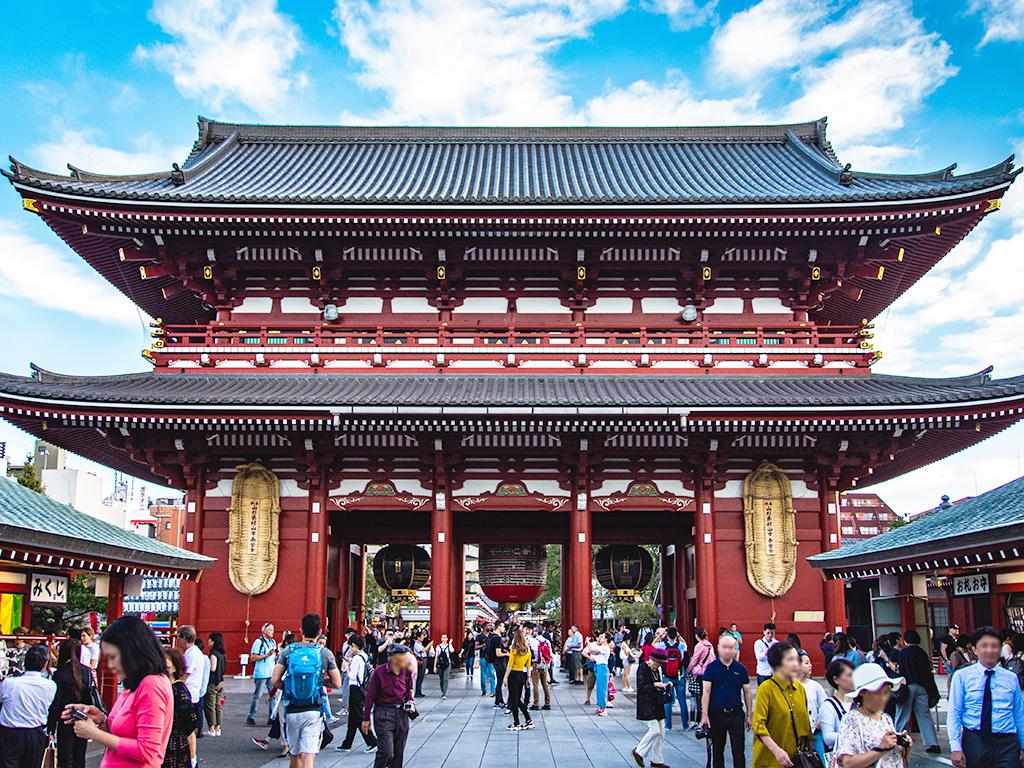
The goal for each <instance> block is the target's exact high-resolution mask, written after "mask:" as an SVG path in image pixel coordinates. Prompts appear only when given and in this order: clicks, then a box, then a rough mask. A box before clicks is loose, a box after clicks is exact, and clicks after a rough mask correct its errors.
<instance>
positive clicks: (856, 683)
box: [846, 663, 906, 699]
mask: <svg viewBox="0 0 1024 768" xmlns="http://www.w3.org/2000/svg"><path fill="white" fill-rule="evenodd" d="M905 682H906V680H904V679H903V678H902V677H889V676H888V675H887V674H885V670H884V669H882V668H881V667H880V666H879V665H878V664H872V663H867V664H861V665H860V666H859V667H857V668H856V669H855V670H853V690H852V691H850V692H849V693H848V694H846V698H848V699H855V698H857V697H858V696H860V695H861V694H862V693H864V692H865V691H870V692H872V693H874V692H875V691H880V690H881V689H882V686H883V685H891V686H892V689H893V690H894V691H895V690H896V689H897V688H899V687H900V686H901V685H903V684H904V683H905Z"/></svg>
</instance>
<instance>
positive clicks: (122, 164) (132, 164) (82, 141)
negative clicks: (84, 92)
mask: <svg viewBox="0 0 1024 768" xmlns="http://www.w3.org/2000/svg"><path fill="white" fill-rule="evenodd" d="M187 155H188V148H187V147H184V146H182V147H176V148H167V147H165V146H164V145H163V144H161V143H160V142H159V141H157V139H156V138H155V137H154V136H152V135H151V134H140V135H138V136H136V137H135V138H134V139H133V140H132V149H131V151H126V150H121V149H113V148H112V147H105V146H103V145H102V144H97V143H96V142H94V141H92V140H91V136H90V134H89V133H87V132H86V131H79V130H71V129H65V130H63V131H62V132H61V133H60V135H59V136H58V137H57V138H56V139H53V140H51V141H46V142H43V143H42V144H38V145H36V146H35V147H33V148H32V149H31V150H30V157H31V158H32V159H31V163H30V164H31V165H35V166H38V167H40V168H43V169H46V170H49V171H55V172H59V169H62V168H64V167H65V166H66V165H67V164H68V163H71V164H72V165H74V166H75V167H76V168H81V169H83V170H86V171H94V172H96V173H148V172H151V171H169V170H170V169H171V163H174V162H182V161H183V160H184V159H185V157H186V156H187Z"/></svg>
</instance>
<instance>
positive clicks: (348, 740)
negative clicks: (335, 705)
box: [341, 685, 377, 749]
mask: <svg viewBox="0 0 1024 768" xmlns="http://www.w3.org/2000/svg"><path fill="white" fill-rule="evenodd" d="M365 703H366V694H365V693H363V689H362V688H360V687H359V686H358V685H350V686H349V688H348V726H347V728H346V730H345V740H344V741H343V742H341V746H343V747H344V748H345V749H351V748H352V742H353V741H355V738H356V731H359V733H362V734H363V741H365V742H366V746H368V747H376V746H377V737H376V736H374V735H373V730H372V729H371V730H370V732H369V733H363V732H362V731H361V730H360V729H359V726H360V725H362V724H363V705H364V704H365Z"/></svg>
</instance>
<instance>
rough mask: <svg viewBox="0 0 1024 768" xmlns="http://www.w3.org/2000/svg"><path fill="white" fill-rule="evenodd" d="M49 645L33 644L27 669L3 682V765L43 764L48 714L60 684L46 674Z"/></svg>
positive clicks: (0, 733)
mask: <svg viewBox="0 0 1024 768" xmlns="http://www.w3.org/2000/svg"><path fill="white" fill-rule="evenodd" d="M49 662H50V649H49V648H47V647H46V646H45V645H33V646H32V647H31V648H29V649H28V651H27V652H26V653H25V672H24V673H23V674H21V675H19V676H17V677H8V678H7V679H5V680H4V681H3V682H2V683H0V761H2V765H4V766H18V765H31V766H36V765H40V764H41V763H42V760H43V751H44V750H45V749H46V743H47V739H46V716H47V713H48V712H49V709H50V704H51V703H52V702H53V697H54V696H55V695H56V693H57V685H56V683H54V682H53V680H50V679H49V678H48V677H46V676H45V674H44V672H45V670H46V667H47V666H48V665H49Z"/></svg>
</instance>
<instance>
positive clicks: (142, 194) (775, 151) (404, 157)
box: [3, 118, 1020, 207]
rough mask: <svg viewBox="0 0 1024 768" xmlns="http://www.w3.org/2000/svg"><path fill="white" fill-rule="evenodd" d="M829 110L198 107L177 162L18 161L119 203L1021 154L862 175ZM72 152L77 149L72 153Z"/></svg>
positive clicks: (750, 182) (839, 186)
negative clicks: (265, 119) (372, 116)
mask: <svg viewBox="0 0 1024 768" xmlns="http://www.w3.org/2000/svg"><path fill="white" fill-rule="evenodd" d="M825 128H826V120H825V119H824V118H823V119H820V120H813V121H809V122H806V123H792V124H786V125H739V126H700V127H591V126H569V127H550V128H544V127H478V126H343V125H333V126H332V125H326V126H325V125H319V126H317V125H308V126H302V125H298V126H297V125H247V124H241V123H223V122H219V121H215V120H208V119H206V118H199V136H198V139H197V140H196V142H195V145H194V147H193V149H192V152H191V153H190V154H189V156H188V157H187V158H180V159H181V160H182V163H181V165H180V166H179V165H178V164H177V163H174V164H172V163H171V160H172V159H173V158H168V160H167V166H166V170H162V171H157V172H155V173H143V174H133V175H111V174H105V173H94V172H91V171H86V170H83V169H81V168H77V167H75V166H73V165H70V164H69V168H70V170H71V173H70V175H67V174H63V175H61V174H56V173H50V172H47V171H42V170H37V169H35V168H31V167H29V166H27V165H25V164H23V163H20V162H18V161H17V160H14V159H13V158H12V159H11V170H10V171H3V173H4V175H6V176H7V177H8V178H9V179H11V181H12V182H13V183H14V184H15V185H17V186H19V187H21V188H22V189H23V190H25V189H28V190H36V191H38V192H40V193H46V192H50V193H55V194H61V195H70V196H75V197H77V196H82V197H90V198H93V197H95V198H109V199H113V200H120V201H122V202H128V203H131V202H143V201H149V202H155V203H161V202H166V203H178V204H181V203H191V204H218V203H221V204H229V205H258V204H261V203H270V204H293V205H324V206H330V205H343V206H349V205H357V206H402V205H417V206H420V205H422V206H452V205H454V206H475V205H497V206H510V205H515V206H548V205H564V206H595V205H597V206H627V207H643V206H649V205H686V206H693V205H730V204H744V203H749V204H782V205H785V204H790V203H795V204H801V203H813V202H819V203H836V204H842V203H885V202H888V201H901V200H922V199H934V198H942V197H947V196H959V195H965V194H971V193H976V192H982V191H984V190H996V189H1000V188H1002V187H1005V186H1006V185H1008V184H1009V183H1010V182H1011V181H1012V180H1013V178H1014V177H1015V176H1016V175H1017V174H1018V173H1019V170H1020V169H1014V167H1013V157H1012V156H1011V157H1009V158H1007V159H1006V160H1004V161H1002V162H1000V163H997V164H996V165H993V166H992V167H991V168H987V169H984V170H979V171H976V172H974V173H966V174H956V173H954V169H955V167H956V166H955V164H953V165H948V166H946V167H943V168H939V169H938V170H935V171H932V172H930V173H919V174H891V173H867V172H863V171H862V170H861V169H859V168H858V169H851V168H849V167H848V166H845V165H844V164H843V163H841V162H840V161H839V159H838V158H837V157H836V155H835V153H834V152H833V150H832V146H831V144H830V143H829V142H828V140H827V138H826V136H825ZM69 159H71V160H73V158H69Z"/></svg>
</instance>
